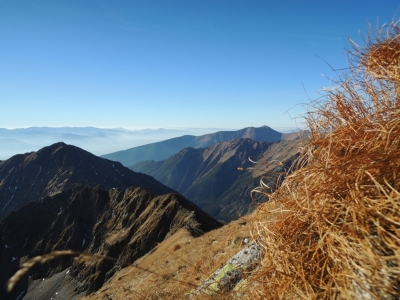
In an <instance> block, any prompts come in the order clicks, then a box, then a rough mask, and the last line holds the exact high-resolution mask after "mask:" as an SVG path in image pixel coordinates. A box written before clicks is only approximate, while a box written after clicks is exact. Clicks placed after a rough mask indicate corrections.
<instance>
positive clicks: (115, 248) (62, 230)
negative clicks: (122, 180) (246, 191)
mask: <svg viewBox="0 0 400 300" xmlns="http://www.w3.org/2000/svg"><path fill="white" fill-rule="evenodd" d="M220 226H221V224H220V223H219V222H217V221H216V220H214V219H213V218H211V217H209V216H208V215H207V214H206V213H204V212H203V211H202V210H200V209H199V208H198V207H197V206H196V205H194V204H193V203H191V202H189V201H188V200H186V199H185V198H183V197H182V196H180V195H179V194H176V193H170V194H164V195H152V194H150V193H148V192H147V191H146V190H144V189H142V188H140V187H130V188H127V189H124V190H121V189H112V190H109V191H105V190H101V189H100V188H98V187H95V188H93V187H89V186H74V187H71V188H69V189H67V190H64V191H62V192H60V193H58V194H56V195H53V196H48V197H45V198H43V199H42V200H40V201H39V202H31V203H29V204H28V205H26V206H24V207H22V208H21V209H19V210H17V211H14V212H12V213H11V214H9V215H8V216H7V217H6V218H5V219H4V220H3V221H1V222H0V237H1V238H0V265H1V266H2V267H1V268H0V281H1V284H2V286H4V283H5V281H6V280H7V279H8V278H9V277H10V275H12V273H14V272H15V271H16V269H17V268H18V266H19V264H20V262H23V261H26V259H27V258H32V257H34V256H38V255H43V254H46V253H50V252H52V251H56V250H65V249H74V250H75V251H84V252H85V253H92V254H98V255H103V256H111V257H115V258H117V259H118V262H117V263H116V264H115V263H114V262H112V261H108V260H104V259H102V260H94V261H83V262H82V261H81V262H79V261H78V262H74V260H73V259H72V258H71V257H62V258H59V259H55V260H53V261H50V262H49V263H46V264H41V265H38V266H36V267H34V268H33V269H32V270H30V272H29V276H30V278H31V279H30V280H31V281H32V280H35V279H41V278H46V280H48V279H51V277H52V276H53V275H55V274H57V273H59V272H64V274H69V275H70V276H72V279H73V280H74V282H75V283H74V289H73V290H74V293H75V295H77V294H80V293H82V292H84V293H89V292H93V291H96V290H97V289H98V288H100V287H101V285H102V284H103V283H104V282H105V281H106V280H107V279H108V278H109V277H111V276H112V275H113V274H114V273H115V272H117V271H118V270H120V269H121V268H122V267H123V266H126V265H129V264H131V263H132V262H133V261H135V260H136V259H138V258H139V257H141V256H143V255H144V254H146V253H148V252H149V251H151V249H153V248H154V247H155V246H156V245H157V244H158V243H160V242H162V241H163V240H164V239H166V238H168V237H169V236H170V235H172V234H174V233H175V232H176V231H178V230H179V229H185V230H187V231H188V232H189V233H190V234H191V235H192V236H193V237H196V236H200V235H202V234H203V233H205V232H207V231H210V230H212V229H215V228H219V227H220ZM68 278H69V279H71V277H68ZM64 283H65V282H64ZM59 284H60V283H59ZM57 288H59V287H57ZM27 290H28V282H27V280H22V281H21V284H20V285H19V286H18V288H17V290H16V291H15V292H14V295H15V294H21V293H22V292H25V293H26V291H27ZM43 292H45V293H48V289H45V291H42V290H41V289H40V288H38V289H36V290H35V289H33V290H32V289H30V290H28V294H29V293H31V296H32V294H33V295H34V294H36V296H35V298H34V299H43V297H40V295H42V294H41V293H43ZM69 292H73V291H71V289H70V290H69ZM0 296H1V298H2V299H6V297H8V296H7V295H6V294H4V293H0ZM11 296H12V295H10V297H11ZM28 298H29V297H28ZM10 299H11V298H10Z"/></svg>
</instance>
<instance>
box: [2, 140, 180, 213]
mask: <svg viewBox="0 0 400 300" xmlns="http://www.w3.org/2000/svg"><path fill="white" fill-rule="evenodd" d="M73 184H87V185H89V186H100V187H101V188H102V189H105V190H109V189H110V188H122V189H125V188H127V187H130V186H138V187H142V188H144V189H146V190H148V191H149V192H151V193H153V194H165V193H170V192H173V191H172V190H171V189H170V188H168V187H166V186H164V185H162V184H161V183H159V182H157V181H156V180H154V178H152V177H150V176H147V175H144V174H137V173H135V172H133V171H132V170H130V169H128V168H125V167H124V166H122V165H121V164H120V163H118V162H113V161H110V160H107V159H103V158H100V157H98V156H95V155H93V154H91V153H89V152H87V151H85V150H82V149H80V148H78V147H75V146H72V145H66V144H64V143H56V144H53V145H51V146H48V147H44V148H42V149H40V150H39V151H37V152H31V153H27V154H19V155H15V156H13V157H11V158H10V159H8V160H4V161H1V162H0V220H2V219H3V218H4V217H5V216H7V215H8V214H9V213H10V212H11V211H13V210H16V209H18V208H21V207H22V206H23V205H26V204H28V203H29V202H34V201H38V200H39V199H41V198H43V197H45V196H48V195H54V194H56V193H58V192H60V191H62V190H64V189H66V188H68V187H70V186H72V185H73Z"/></svg>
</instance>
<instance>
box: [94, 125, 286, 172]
mask: <svg viewBox="0 0 400 300" xmlns="http://www.w3.org/2000/svg"><path fill="white" fill-rule="evenodd" d="M285 137H286V135H285V134H283V133H280V132H278V131H275V130H273V129H272V128H270V127H268V126H262V127H259V128H255V127H247V128H244V129H241V130H237V131H219V132H215V133H211V134H205V135H201V136H193V135H184V136H181V137H177V138H172V139H168V140H165V141H162V142H157V143H152V144H148V145H143V146H138V147H134V148H130V149H127V150H124V151H118V152H114V153H110V154H106V155H103V156H102V157H104V158H108V159H111V160H115V161H119V162H121V163H122V164H123V165H125V166H131V165H133V164H136V163H138V162H141V161H144V160H164V159H167V158H168V157H170V156H171V155H174V154H176V153H178V152H179V151H181V150H182V149H184V148H187V147H191V148H205V147H210V146H212V145H214V144H215V143H218V142H226V141H230V140H233V139H237V138H249V139H252V140H255V141H259V142H276V141H280V140H281V139H285Z"/></svg>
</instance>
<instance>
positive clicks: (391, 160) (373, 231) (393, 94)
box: [249, 23, 400, 299]
mask: <svg viewBox="0 0 400 300" xmlns="http://www.w3.org/2000/svg"><path fill="white" fill-rule="evenodd" d="M353 45H354V46H353V48H352V49H351V50H350V51H349V61H350V72H349V73H348V74H345V75H344V76H342V77H341V78H340V80H339V82H337V85H338V86H337V88H336V89H332V90H328V91H325V93H326V94H325V97H324V98H323V100H322V101H318V102H314V103H312V108H313V110H312V111H310V112H309V113H308V114H307V116H306V120H307V123H308V127H309V130H310V132H311V142H310V143H309V144H308V145H307V146H306V147H304V148H303V149H302V150H301V155H300V158H299V159H298V161H297V164H299V165H301V166H303V168H301V169H298V170H297V171H295V172H294V173H292V174H291V175H289V176H288V177H287V178H286V180H285V181H284V182H283V184H282V186H281V188H280V189H278V190H277V191H276V192H275V193H274V194H272V195H270V201H269V202H268V203H265V204H263V205H261V206H260V207H259V208H258V210H257V211H256V213H255V215H254V220H253V226H254V227H253V234H254V236H255V238H256V240H258V241H259V243H260V244H261V245H262V246H263V247H264V252H265V256H264V258H263V261H262V267H261V268H260V271H259V272H258V273H257V274H256V275H255V276H254V277H253V278H254V281H253V288H250V290H249V293H251V298H255V299H257V298H260V299H398V298H399V297H400V267H399V263H400V89H399V85H400V69H399V68H400V28H399V26H398V23H394V24H390V25H387V26H384V27H382V28H380V29H378V30H377V31H376V32H370V33H369V35H368V37H367V38H366V40H365V46H363V47H361V46H358V45H355V44H353Z"/></svg>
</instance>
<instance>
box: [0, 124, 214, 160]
mask: <svg viewBox="0 0 400 300" xmlns="http://www.w3.org/2000/svg"><path fill="white" fill-rule="evenodd" d="M217 130H220V129H216V128H188V129H163V128H160V129H143V130H127V129H123V128H113V129H106V128H96V127H29V128H17V129H6V128H0V160H4V159H8V158H10V157H11V156H13V155H15V154H21V153H26V152H31V151H37V150H39V149H41V148H43V147H45V146H48V145H51V144H54V143H57V142H64V143H66V144H72V145H75V146H78V147H80V148H82V149H85V150H87V151H89V152H91V153H93V154H96V155H101V154H106V153H110V152H114V151H118V150H122V149H127V148H131V147H134V146H139V145H144V144H148V143H153V142H157V141H162V140H166V139H169V138H173V137H177V136H182V135H185V134H194V135H199V134H205V133H210V132H215V131H217Z"/></svg>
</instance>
